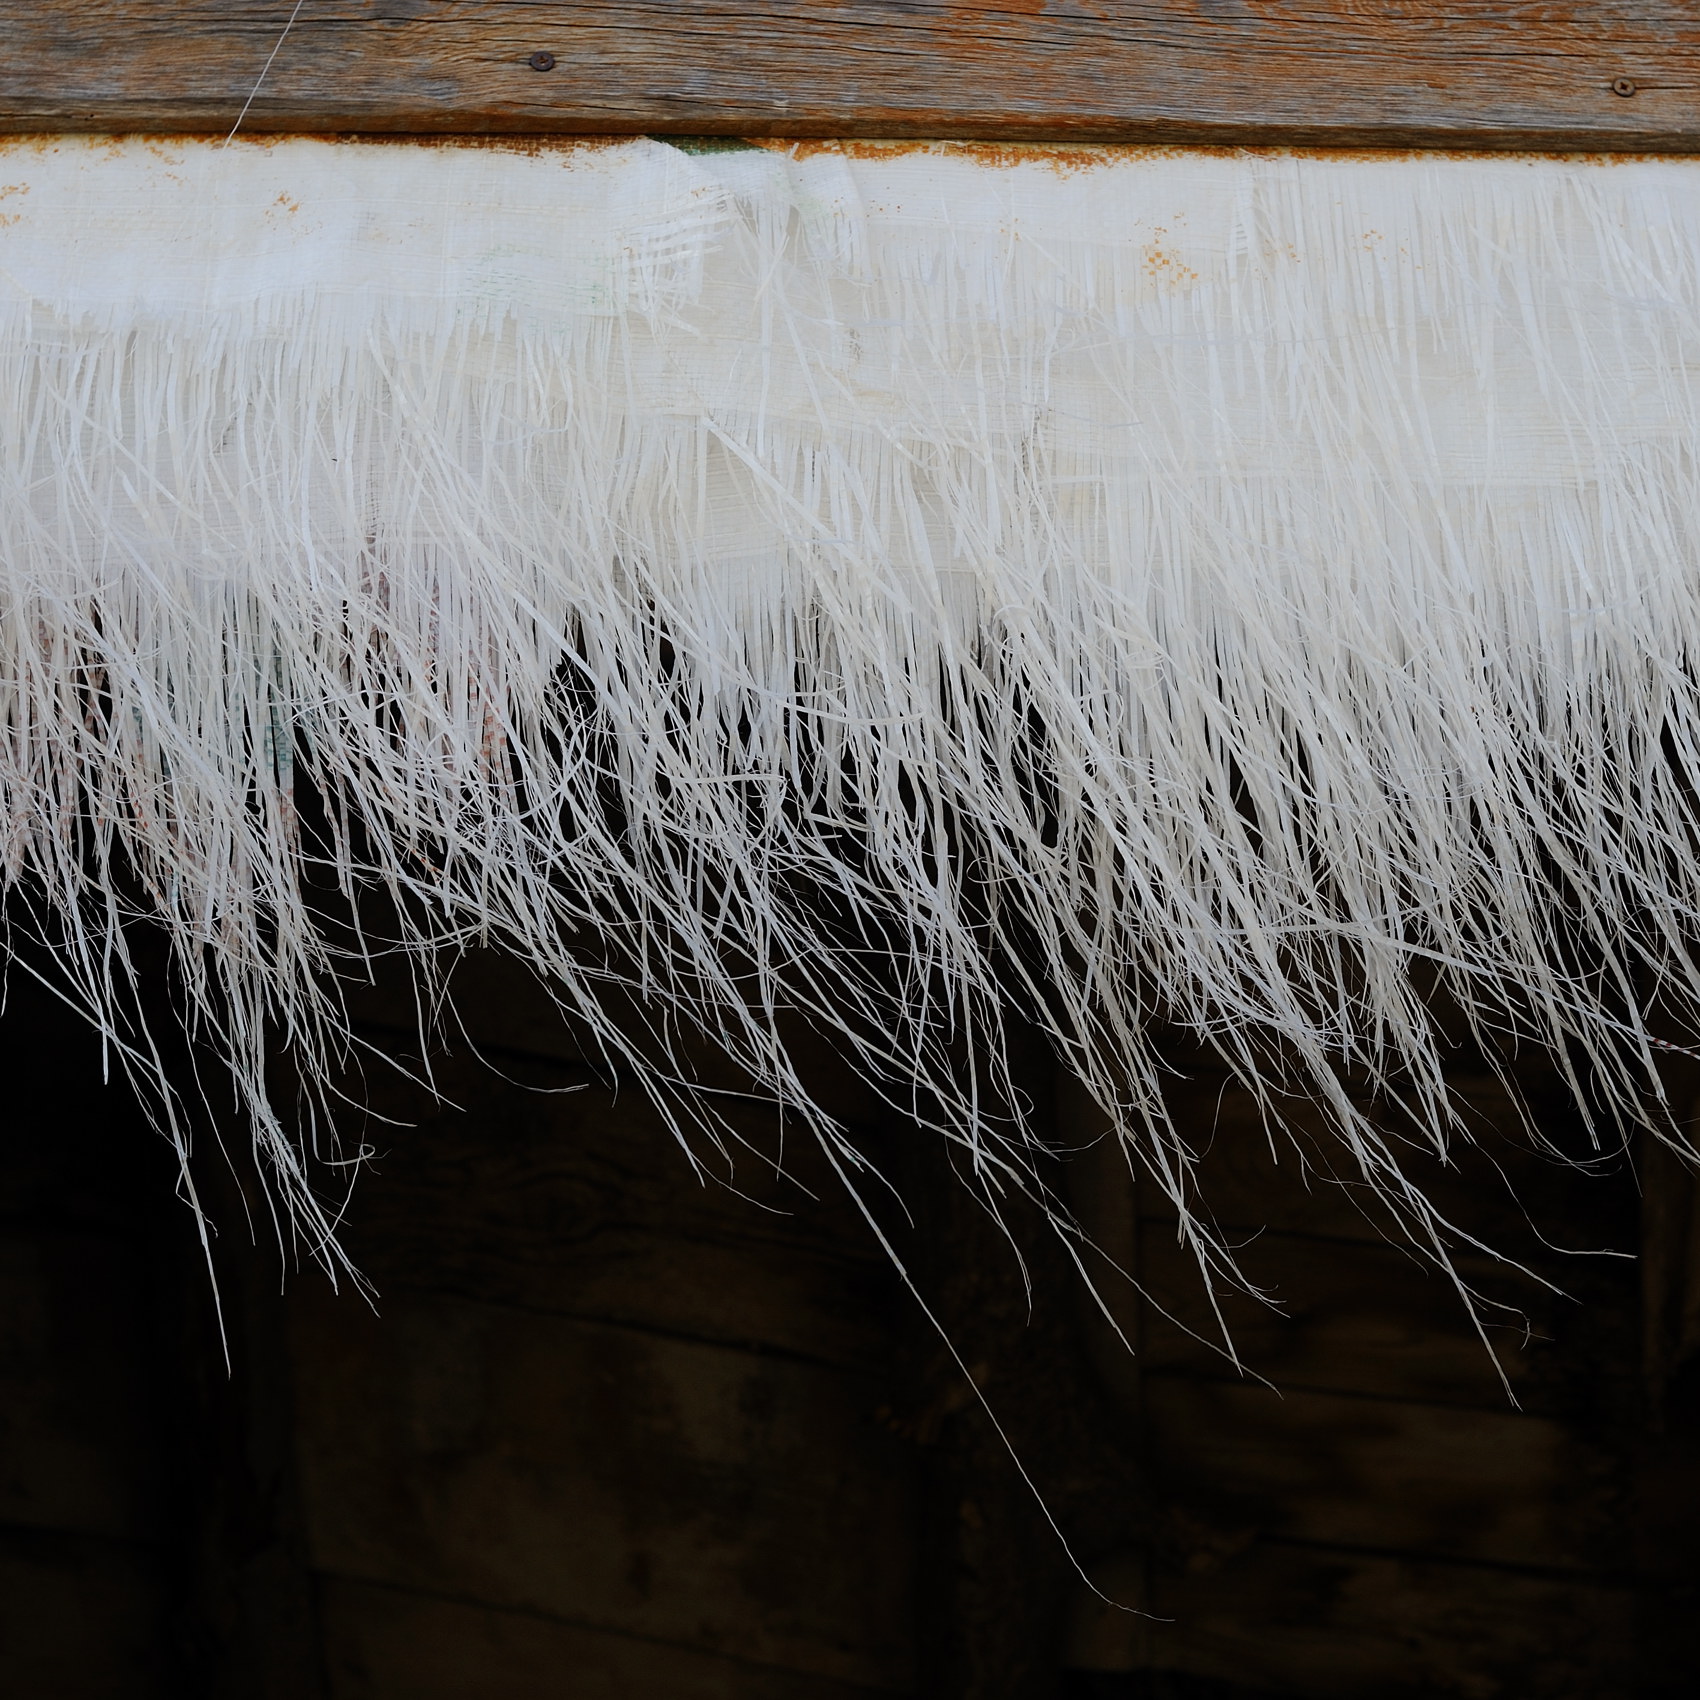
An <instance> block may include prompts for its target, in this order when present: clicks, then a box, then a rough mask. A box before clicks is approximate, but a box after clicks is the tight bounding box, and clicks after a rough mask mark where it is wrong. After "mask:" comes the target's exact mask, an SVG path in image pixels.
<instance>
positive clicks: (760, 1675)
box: [322, 1577, 878, 1700]
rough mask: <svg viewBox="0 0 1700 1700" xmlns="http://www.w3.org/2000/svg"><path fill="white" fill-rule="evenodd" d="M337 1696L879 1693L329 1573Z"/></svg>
mask: <svg viewBox="0 0 1700 1700" xmlns="http://www.w3.org/2000/svg"><path fill="white" fill-rule="evenodd" d="M323 1599H324V1603H323V1608H322V1609H323V1612H324V1619H325V1662H326V1664H327V1665H328V1667H329V1670H330V1691H331V1697H332V1700H538V1697H539V1696H541V1695H553V1694H561V1695H566V1694H570V1695H571V1696H572V1700H630V1697H631V1696H634V1695H642V1696H650V1695H654V1696H661V1695H665V1696H667V1700H857V1697H858V1696H867V1695H871V1694H874V1693H877V1692H878V1690H874V1689H867V1688H855V1687H851V1686H849V1685H847V1684H845V1683H839V1682H832V1681H829V1680H827V1679H825V1678H822V1677H815V1676H802V1675H799V1674H798V1673H796V1672H794V1671H786V1670H776V1669H773V1668H771V1667H766V1666H762V1665H752V1664H747V1663H744V1662H743V1661H741V1660H738V1659H730V1658H726V1657H724V1656H723V1655H721V1654H718V1653H709V1652H703V1651H701V1650H700V1649H698V1648H692V1647H674V1646H669V1645H668V1644H667V1643H665V1642H659V1641H645V1640H641V1639H638V1638H637V1637H634V1636H627V1635H610V1634H608V1633H606V1632H605V1631H602V1630H596V1629H585V1628H582V1627H580V1626H578V1625H576V1624H570V1623H560V1622H556V1621H554V1620H552V1619H550V1618H546V1617H536V1616H531V1615H529V1614H526V1613H523V1612H512V1611H497V1610H494V1609H492V1608H491V1607H489V1606H481V1605H474V1604H471V1603H469V1602H467V1601H463V1600H445V1599H441V1598H438V1597H437V1596H435V1595H430V1594H418V1593H412V1592H410V1591H408V1590H406V1589H401V1588H385V1587H378V1586H375V1585H373V1584H371V1583H367V1582H349V1581H344V1580H343V1579H341V1578H340V1577H327V1578H326V1579H325V1582H324V1585H323Z"/></svg>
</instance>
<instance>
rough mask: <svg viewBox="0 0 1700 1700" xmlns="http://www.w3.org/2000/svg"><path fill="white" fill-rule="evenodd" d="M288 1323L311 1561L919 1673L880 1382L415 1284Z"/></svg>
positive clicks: (904, 1521) (909, 1493)
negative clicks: (377, 1306) (420, 1289)
mask: <svg viewBox="0 0 1700 1700" xmlns="http://www.w3.org/2000/svg"><path fill="white" fill-rule="evenodd" d="M295 1341H296V1350H295V1353H294V1360H295V1364H296V1408H297V1412H298V1423H297V1436H298V1445H299V1448H300V1458H301V1476H302V1484H303V1489H302V1492H303V1500H304V1505H305V1514H306V1520H307V1525H308V1530H309V1546H310V1552H311V1557H312V1562H313V1564H314V1567H315V1568H316V1569H317V1570H319V1571H321V1572H325V1573H328V1574H330V1575H333V1576H338V1577H342V1578H347V1579H352V1580H357V1581H367V1582H372V1583H379V1584H387V1585H390V1586H394V1587H401V1588H408V1589H413V1590H415V1591H418V1592H423V1593H428V1594H434V1595H438V1596H442V1597H445V1598H450V1599H463V1600H466V1601H469V1602H471V1603H475V1604H482V1605H486V1606H490V1607H493V1608H497V1609H502V1610H507V1611H513V1612H521V1613H531V1614H536V1615H541V1616H543V1617H549V1618H555V1619H560V1620H562V1621H565V1622H568V1623H576V1624H578V1625H579V1626H581V1627H583V1628H586V1629H600V1630H605V1631H609V1632H612V1633H618V1634H625V1635H629V1636H637V1637H642V1638H645V1639H648V1640H653V1641H661V1642H667V1643H670V1644H673V1645H676V1646H680V1647H684V1648H695V1649H697V1650H698V1651H701V1652H713V1653H718V1654H722V1655H725V1656H728V1657H732V1658H737V1659H742V1660H745V1661H748V1662H750V1663H753V1664H757V1665H762V1666H770V1667H774V1668H776V1669H781V1670H790V1671H794V1672H796V1673H798V1675H800V1676H808V1677H814V1678H820V1679H824V1680H828V1681H832V1682H839V1683H845V1684H848V1685H851V1686H856V1685H861V1686H863V1687H869V1688H875V1689H896V1690H899V1691H902V1690H904V1689H906V1688H908V1687H909V1686H910V1685H911V1684H912V1682H913V1676H914V1671H913V1660H914V1648H913V1625H912V1622H911V1611H912V1590H913V1586H914V1578H913V1562H914V1541H913V1522H914V1518H915V1515H916V1511H915V1495H916V1492H917V1489H916V1484H915V1482H914V1479H913V1472H914V1462H913V1454H912V1452H911V1450H910V1449H909V1448H908V1447H907V1446H906V1445H905V1443H904V1442H902V1441H900V1440H899V1439H897V1438H896V1437H895V1436H893V1435H892V1434H890V1433H889V1432H888V1431H887V1430H886V1429H885V1428H884V1427H883V1426H882V1425H881V1424H880V1423H879V1422H878V1421H877V1420H876V1412H877V1410H878V1407H879V1404H880V1402H881V1392H880V1390H879V1389H878V1387H877V1386H876V1385H875V1384H873V1383H870V1382H869V1381H867V1380H866V1379H864V1378H858V1377H854V1376H849V1375H845V1374H842V1373H840V1372H838V1371H833V1370H827V1369H823V1368H820V1367H818V1366H815V1365H812V1364H801V1363H796V1362H792V1361H788V1360H783V1359H775V1358H771V1357H758V1356H755V1355H753V1354H751V1353H747V1352H740V1351H734V1350H729V1349H726V1348H722V1347H714V1346H704V1345H697V1344H694V1343H689V1342H683V1341H677V1340H658V1339H655V1338H653V1337H648V1336H644V1335H640V1334H636V1333H633V1332H632V1331H630V1330H626V1329H620V1328H614V1327H607V1326H598V1325H595V1324H586V1323H580V1322H574V1321H567V1320H563V1319H560V1318H555V1317H546V1316H538V1315H536V1314H533V1313H529V1312H524V1311H517V1310H510V1309H504V1308H502V1307H498V1306H491V1305H471V1304H465V1303H458V1302H453V1301H449V1300H445V1299H438V1298H431V1297H427V1296H422V1295H408V1296H407V1297H405V1298H401V1299H397V1300H394V1301H391V1302H389V1303H386V1305H385V1307H384V1315H383V1317H382V1318H381V1319H380V1318H378V1317H375V1316H374V1315H373V1314H372V1313H371V1311H370V1310H368V1309H367V1308H366V1307H365V1306H363V1305H361V1304H360V1303H359V1302H358V1301H357V1300H350V1299H342V1300H337V1299H328V1298H327V1299H321V1300H316V1301H312V1300H307V1299H305V1298H303V1299H302V1300H301V1301H300V1303H299V1304H298V1306H297V1308H296V1319H295Z"/></svg>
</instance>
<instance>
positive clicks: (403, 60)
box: [0, 0, 1700, 149]
mask: <svg viewBox="0 0 1700 1700" xmlns="http://www.w3.org/2000/svg"><path fill="white" fill-rule="evenodd" d="M290 9H291V0H176V3H174V4H172V5H170V6H161V5H159V4H158V3H157V0H79V3H77V4H74V5H73V4H70V3H69V0H50V3H43V0H4V3H3V4H0V36H3V38H4V40H5V43H6V50H5V54H4V56H3V58H0V124H3V125H4V126H6V127H8V128H10V129H13V130H53V129H94V130H154V131H214V132H222V131H225V130H228V129H229V128H230V126H231V124H232V123H233V122H234V121H235V119H236V117H237V114H238V113H239V112H240V111H241V110H242V107H243V103H244V101H245V99H246V98H247V97H248V95H249V93H250V91H253V90H254V89H255V85H256V83H257V82H258V80H259V78H260V74H261V71H262V69H264V68H265V66H266V64H267V56H268V54H270V53H271V52H272V49H273V47H274V46H275V45H277V43H278V41H279V37H280V34H281V33H282V30H283V26H284V24H285V22H286V20H287V18H288V16H289V12H290ZM537 54H545V55H549V56H552V57H551V58H550V59H549V60H539V61H537V62H538V63H539V64H545V63H546V64H548V67H549V68H548V69H545V70H537V69H533V68H532V63H531V61H532V57H533V55H537ZM1614 91H1615V92H1614ZM244 124H245V126H246V127H247V128H249V129H253V130H333V131H335V130H365V131H412V132H510V133H546V132H575V133H580V134H585V133H589V134H630V133H633V132H652V133H658V134H681V133H683V134H690V133H704V134H718V135H749V136H770V137H787V136H789V137H803V136H882V137H967V138H995V139H1002V140H1006V141H1047V140H1048V141H1069V140H1074V141H1081V140H1104V141H1168V142H1203V143H1243V142H1263V143H1275V142H1284V143H1298V144H1322V145H1346V146H1361V145H1419V146H1439V147H1445V146H1459V145H1463V146H1472V147H1475V146H1517V147H1538V148H1588V149H1601V148H1620V149H1621V148H1629V149H1640V148H1675V149H1689V148H1693V147H1695V146H1696V144H1697V142H1700V15H1697V14H1696V12H1695V10H1694V8H1693V7H1692V5H1690V4H1688V3H1687V0H1444V3H1442V0H1418V3H1413V0H1404V3H1399V0H1369V3H1364V0H1314V3H1308V4H1304V5H1300V4H1298V3H1297V0H993V3H991V4H986V3H983V0H738V3H737V4H735V5H734V4H731V3H729V0H701V3H698V0H691V3H686V0H647V3H646V0H567V3H553V0H442V3H435V4H427V3H425V0H337V3H336V4H335V5H331V4H329V3H327V0H307V3H306V4H305V5H304V6H303V7H302V9H301V13H300V16H299V18H298V19H297V21H296V23H295V26H294V28H293V29H292V30H290V32H289V34H288V37H287V39H285V40H283V42H282V44H281V46H280V47H279V48H278V51H277V54H276V58H275V60H274V61H273V62H272V63H271V66H270V69H269V71H268V72H267V74H266V76H265V79H264V82H263V85H261V86H260V87H259V88H258V91H257V93H256V94H255V96H254V99H253V103H252V106H251V107H250V108H249V109H248V112H247V115H246V117H245V118H244Z"/></svg>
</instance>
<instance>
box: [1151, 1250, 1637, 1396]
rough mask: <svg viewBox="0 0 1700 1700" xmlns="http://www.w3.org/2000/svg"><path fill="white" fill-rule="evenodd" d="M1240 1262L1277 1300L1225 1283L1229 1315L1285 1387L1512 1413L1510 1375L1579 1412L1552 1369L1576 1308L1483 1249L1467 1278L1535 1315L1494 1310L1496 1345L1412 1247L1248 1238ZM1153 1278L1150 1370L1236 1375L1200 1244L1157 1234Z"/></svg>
mask: <svg viewBox="0 0 1700 1700" xmlns="http://www.w3.org/2000/svg"><path fill="white" fill-rule="evenodd" d="M1238 1262H1239V1267H1240V1270H1241V1272H1242V1273H1243V1274H1244V1276H1245V1277H1246V1279H1247V1280H1248V1281H1249V1282H1251V1283H1253V1284H1254V1285H1255V1286H1256V1287H1257V1288H1258V1289H1259V1290H1260V1291H1261V1292H1262V1293H1264V1294H1265V1295H1266V1296H1267V1298H1268V1300H1269V1302H1268V1303H1262V1302H1260V1301H1259V1300H1258V1299H1256V1298H1253V1297H1251V1296H1250V1295H1249V1294H1247V1293H1244V1292H1237V1291H1234V1290H1232V1289H1224V1290H1223V1291H1222V1292H1221V1293H1220V1294H1219V1300H1220V1303H1221V1307H1222V1320H1223V1321H1224V1322H1225V1323H1226V1326H1227V1330H1228V1334H1229V1337H1230V1338H1231V1340H1232V1342H1233V1346H1234V1349H1235V1351H1236V1352H1237V1353H1238V1355H1239V1359H1240V1362H1241V1363H1243V1364H1244V1365H1245V1367H1246V1369H1247V1371H1248V1372H1250V1373H1251V1374H1252V1375H1258V1376H1263V1377H1266V1378H1267V1379H1268V1380H1269V1381H1271V1382H1272V1383H1273V1384H1274V1385H1275V1386H1276V1387H1277V1388H1279V1389H1280V1390H1281V1391H1282V1392H1288V1391H1291V1390H1294V1389H1298V1388H1307V1389H1310V1390H1312V1391H1331V1392H1341V1393H1355V1394H1360V1395H1364V1396H1368V1397H1374V1398H1384V1399H1409V1400H1415V1401H1417V1402H1420V1403H1426V1404H1442V1405H1458V1406H1466V1407H1473V1408H1476V1409H1480V1410H1485V1411H1491V1412H1494V1413H1496V1414H1503V1413H1504V1412H1506V1411H1508V1410H1510V1409H1511V1408H1512V1407H1511V1404H1510V1400H1509V1398H1508V1396H1507V1384H1509V1388H1510V1392H1511V1395H1512V1396H1514V1397H1515V1398H1516V1399H1517V1401H1518V1403H1519V1405H1521V1406H1522V1408H1524V1409H1525V1410H1531V1411H1538V1412H1541V1413H1542V1414H1546V1415H1569V1414H1570V1413H1569V1412H1568V1410H1566V1409H1565V1408H1564V1406H1563V1402H1562V1400H1561V1399H1560V1398H1559V1397H1558V1395H1559V1394H1560V1393H1561V1392H1562V1391H1563V1390H1562V1389H1555V1388H1554V1387H1552V1386H1551V1384H1550V1383H1551V1378H1550V1376H1547V1375H1545V1374H1543V1371H1545V1370H1546V1367H1547V1360H1548V1358H1549V1357H1550V1355H1551V1353H1552V1351H1553V1347H1554V1342H1555V1340H1556V1338H1558V1337H1559V1335H1560V1333H1561V1330H1562V1329H1563V1327H1564V1325H1565V1324H1566V1323H1567V1322H1569V1321H1570V1320H1571V1314H1570V1313H1571V1312H1573V1311H1574V1309H1575V1308H1576V1307H1575V1306H1572V1305H1566V1304H1564V1303H1563V1301H1561V1300H1559V1299H1557V1298H1555V1297H1554V1295H1553V1294H1551V1293H1550V1292H1548V1291H1546V1290H1544V1289H1542V1288H1540V1287H1538V1286H1536V1285H1535V1284H1534V1283H1533V1282H1524V1283H1522V1284H1520V1285H1518V1284H1515V1283H1512V1282H1509V1281H1507V1280H1506V1279H1505V1277H1504V1274H1503V1272H1502V1271H1501V1270H1500V1269H1498V1268H1496V1267H1495V1266H1494V1265H1493V1264H1491V1263H1489V1262H1488V1261H1487V1260H1486V1259H1484V1258H1473V1259H1469V1260H1466V1263H1465V1267H1464V1269H1463V1271H1462V1273H1463V1274H1464V1276H1465V1278H1466V1279H1469V1280H1472V1281H1474V1282H1476V1283H1477V1284H1478V1286H1479V1287H1480V1288H1482V1289H1485V1290H1487V1291H1489V1292H1499V1291H1503V1292H1504V1294H1505V1298H1506V1300H1507V1302H1509V1303H1510V1304H1512V1305H1518V1306H1521V1307H1522V1311H1523V1316H1524V1318H1525V1319H1526V1321H1527V1324H1528V1326H1527V1329H1526V1330H1525V1329H1524V1328H1521V1327H1518V1326H1516V1325H1515V1314H1514V1313H1513V1312H1510V1311H1507V1312H1495V1311H1491V1310H1486V1309H1484V1311H1483V1315H1482V1321H1483V1324H1484V1326H1485V1328H1486V1330H1487V1333H1488V1338H1489V1340H1490V1341H1491V1343H1492V1346H1493V1348H1494V1350H1493V1352H1490V1351H1489V1349H1488V1347H1487V1346H1486V1345H1484V1344H1483V1342H1482V1339H1481V1337H1480V1336H1479V1335H1478V1334H1477V1333H1476V1331H1475V1329H1474V1328H1473V1327H1472V1326H1471V1322H1470V1318H1469V1315H1468V1313H1467V1311H1466V1308H1465V1305H1464V1303H1463V1301H1462V1300H1461V1299H1460V1297H1459V1295H1458V1293H1457V1291H1456V1290H1455V1289H1454V1288H1453V1286H1452V1285H1451V1283H1450V1282H1449V1281H1448V1280H1447V1278H1446V1277H1445V1275H1444V1274H1443V1273H1442V1272H1441V1271H1440V1270H1438V1269H1435V1268H1433V1267H1432V1266H1430V1265H1428V1264H1426V1263H1424V1262H1422V1261H1421V1260H1419V1259H1418V1258H1416V1257H1415V1256H1414V1255H1413V1254H1412V1253H1410V1252H1408V1251H1406V1250H1405V1249H1404V1248H1402V1247H1399V1246H1393V1245H1355V1244H1352V1243H1350V1242H1346V1241H1338V1240H1319V1239H1310V1238H1307V1237H1304V1236H1300V1235H1291V1234H1282V1233H1270V1234H1263V1235H1260V1236H1259V1237H1258V1238H1256V1239H1255V1240H1253V1241H1251V1243H1250V1244H1248V1245H1246V1246H1245V1247H1244V1248H1243V1249H1242V1250H1241V1252H1240V1254H1239V1259H1238ZM1140 1274H1141V1282H1142V1285H1143V1287H1144V1290H1145V1292H1146V1293H1147V1294H1148V1295H1149V1296H1150V1299H1151V1303H1150V1304H1149V1305H1148V1307H1147V1308H1146V1311H1145V1313H1144V1316H1143V1318H1142V1322H1141V1330H1140V1341H1139V1354H1138V1355H1139V1360H1140V1363H1141V1365H1142V1366H1143V1368H1144V1369H1145V1370H1146V1371H1147V1372H1159V1371H1178V1372H1180V1373H1183V1374H1191V1375H1202V1376H1206V1377H1209V1378H1212V1379H1222V1378H1225V1377H1230V1376H1232V1374H1233V1369H1232V1367H1231V1364H1230V1362H1229V1361H1228V1359H1227V1358H1226V1356H1225V1354H1224V1350H1223V1346H1222V1339H1221V1330H1220V1327H1219V1326H1218V1325H1217V1323H1216V1319H1215V1318H1214V1317H1213V1316H1212V1315H1211V1311H1210V1305H1209V1302H1208V1299H1207V1297H1206V1294H1205V1292H1204V1290H1203V1284H1202V1282H1201V1281H1200V1279H1199V1274H1198V1265H1197V1263H1196V1261H1195V1260H1194V1259H1193V1257H1192V1255H1191V1254H1190V1252H1188V1251H1187V1250H1186V1248H1184V1247H1182V1246H1179V1245H1177V1244H1176V1243H1175V1240H1174V1237H1173V1235H1169V1234H1156V1233H1153V1234H1148V1235H1147V1236H1146V1238H1145V1241H1144V1243H1143V1244H1142V1246H1141V1247H1140ZM1159 1307H1161V1308H1159ZM1496 1354H1497V1367H1496V1361H1495V1356H1496ZM1626 1356H1627V1354H1626ZM1501 1369H1503V1371H1504V1375H1505V1380H1504V1381H1501V1379H1500V1370H1501ZM1620 1374H1623V1375H1626V1374H1627V1366H1625V1367H1624V1369H1623V1370H1622V1371H1620Z"/></svg>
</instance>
